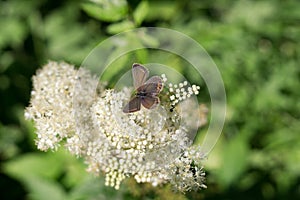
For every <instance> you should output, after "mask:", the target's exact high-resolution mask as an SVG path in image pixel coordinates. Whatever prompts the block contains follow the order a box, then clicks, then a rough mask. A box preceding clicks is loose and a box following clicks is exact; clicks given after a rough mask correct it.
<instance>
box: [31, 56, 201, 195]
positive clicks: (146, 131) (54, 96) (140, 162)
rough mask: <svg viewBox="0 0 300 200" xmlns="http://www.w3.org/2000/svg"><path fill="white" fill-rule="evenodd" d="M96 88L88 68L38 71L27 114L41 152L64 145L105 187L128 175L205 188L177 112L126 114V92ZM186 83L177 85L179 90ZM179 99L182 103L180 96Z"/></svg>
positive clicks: (55, 66) (196, 153)
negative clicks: (100, 175) (33, 126)
mask: <svg viewBox="0 0 300 200" xmlns="http://www.w3.org/2000/svg"><path fill="white" fill-rule="evenodd" d="M164 77H165V78H163V79H164V80H163V81H164V82H165V81H166V80H167V78H166V76H165V75H164ZM97 84H98V82H97V79H96V78H95V77H93V76H92V75H91V74H90V73H89V72H88V71H87V70H75V69H74V67H73V66H70V65H68V64H65V63H55V62H49V63H48V64H47V65H46V66H45V67H44V68H43V69H42V70H40V71H38V73H37V75H36V76H35V77H34V78H33V85H34V88H33V92H32V97H31V102H30V106H29V107H28V108H26V112H25V116H26V117H27V119H32V120H33V121H34V122H35V126H36V128H37V140H36V142H37V147H38V148H39V149H40V150H44V151H45V150H48V149H51V150H56V149H57V147H58V146H59V145H60V143H64V144H65V147H66V148H67V149H68V150H69V151H70V152H71V153H72V154H74V155H76V156H78V157H82V158H84V160H85V162H86V163H87V165H88V171H90V172H92V173H95V174H103V173H104V174H105V176H106V179H105V183H106V185H108V186H112V187H115V188H116V189H118V188H119V187H120V183H121V181H122V180H124V179H125V178H126V177H129V176H132V177H134V178H135V180H136V181H137V182H148V183H152V185H154V186H156V185H159V184H161V183H168V182H169V183H171V184H172V185H173V186H175V187H176V188H177V190H179V191H181V192H186V191H190V190H193V189H199V188H205V185H204V184H203V182H204V176H205V174H204V172H203V171H202V167H201V162H202V160H203V159H204V157H203V155H202V154H201V150H200V149H199V148H196V147H194V146H190V145H191V143H192V141H191V140H190V139H189V138H188V136H187V129H186V127H185V126H184V125H179V124H178V121H179V118H180V116H179V115H178V113H176V111H174V112H169V111H168V109H166V108H164V105H166V104H163V103H162V104H161V105H159V106H157V108H155V109H149V110H148V109H145V108H143V107H142V109H141V110H140V111H138V112H133V113H129V114H126V113H124V112H123V111H122V110H123V107H124V105H125V104H126V102H128V99H129V97H130V93H131V91H130V89H128V88H124V89H123V90H121V91H115V90H112V89H106V90H104V89H103V87H102V84H101V85H100V86H99V85H97ZM186 85H187V83H185V82H184V83H182V86H181V84H179V88H180V91H181V89H183V88H184V87H183V86H186ZM172 88H173V87H172ZM174 88H175V85H174ZM188 88H189V87H188ZM193 88H194V89H193ZM191 90H192V91H193V92H192V93H189V91H190V89H187V90H185V92H187V93H188V94H189V95H191V94H196V92H197V91H198V90H199V88H198V87H197V86H195V87H194V86H192V87H191ZM170 92H171V91H170ZM177 93H178V92H176V90H175V93H174V95H175V96H176V94H177ZM181 93H183V91H182V92H181ZM95 94H96V95H95ZM180 97H181V100H183V94H181V95H180ZM187 97H188V95H187V94H186V95H185V98H187ZM176 99H177V100H178V101H179V97H176ZM181 100H180V101H181ZM170 114H171V115H172V116H170ZM174 116H175V117H174Z"/></svg>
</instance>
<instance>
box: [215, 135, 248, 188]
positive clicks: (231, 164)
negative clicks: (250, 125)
mask: <svg viewBox="0 0 300 200" xmlns="http://www.w3.org/2000/svg"><path fill="white" fill-rule="evenodd" d="M244 136H245V134H241V135H239V136H236V137H235V138H233V139H232V140H231V141H230V143H229V144H228V145H227V146H225V147H224V151H223V156H222V158H223V163H222V165H221V166H220V169H219V171H218V178H219V182H220V184H222V185H223V186H224V187H228V186H230V185H232V184H233V183H234V182H235V181H237V180H238V178H239V177H240V176H241V175H242V174H243V173H244V171H245V170H246V167H247V162H248V161H247V158H248V155H249V153H248V147H247V141H246V139H245V137H244Z"/></svg>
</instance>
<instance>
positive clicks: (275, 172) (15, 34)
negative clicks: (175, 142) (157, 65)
mask: <svg viewBox="0 0 300 200" xmlns="http://www.w3.org/2000/svg"><path fill="white" fill-rule="evenodd" d="M95 2H96V3H95ZM141 26H154V27H166V28H171V29H174V30H178V31H180V32H182V33H185V34H187V35H188V36H190V37H192V38H193V39H195V40H197V41H198V42H199V43H200V44H201V45H203V47H204V48H205V49H206V50H207V52H208V53H209V54H210V55H211V56H212V58H213V59H214V61H215V62H216V64H217V66H218V67H219V70H220V72H221V74H222V77H223V80H224V84H225V88H226V92H227V100H228V102H227V103H228V104H227V106H228V107H227V109H228V112H227V119H226V124H225V127H224V130H223V133H222V135H221V138H220V140H219V141H218V143H217V145H216V146H215V148H214V150H213V152H212V154H211V155H210V157H209V158H208V160H207V163H206V164H205V170H206V172H207V183H206V184H207V186H208V189H206V190H202V191H198V192H191V193H187V194H176V193H173V192H172V190H171V188H170V186H168V185H167V186H165V187H158V188H153V187H151V186H150V185H149V184H136V183H135V182H134V181H133V180H131V179H129V180H127V181H125V182H124V183H123V184H122V186H121V189H120V190H119V191H115V190H114V189H111V188H108V187H105V186H104V181H103V179H104V178H103V177H100V178H97V179H95V178H93V177H92V176H90V175H88V174H87V173H86V172H85V165H84V163H83V161H82V160H79V159H76V158H74V157H72V156H70V155H69V154H68V153H67V152H64V151H63V150H60V151H58V152H56V153H53V152H47V153H45V152H39V151H37V150H36V147H35V145H34V138H35V135H34V128H33V125H32V123H31V122H27V121H25V120H24V117H23V115H24V111H23V110H24V107H26V106H27V105H28V103H29V98H30V91H31V87H32V83H31V77H32V75H34V74H35V72H36V70H37V69H38V68H39V67H41V66H42V65H43V64H45V63H46V62H47V60H49V59H50V60H57V61H66V62H70V63H73V64H76V65H80V63H81V62H82V61H83V59H84V58H85V57H86V56H87V54H88V53H89V52H90V51H91V50H92V49H93V47H95V46H96V45H97V44H98V42H100V41H102V40H104V39H106V38H108V37H110V36H111V35H113V34H116V33H119V32H121V31H123V30H128V29H131V28H134V27H141ZM135 56H136V59H137V60H139V61H141V62H147V52H145V51H140V52H137V53H136V55H135ZM120 63H122V65H121V64H120V65H121V66H123V65H125V64H126V66H127V65H128V66H130V65H131V64H132V63H129V62H128V63H126V62H125V61H123V62H120ZM178 63H180V62H174V67H175V68H176V65H178V66H179V65H180V64H178ZM187 75H188V74H187ZM110 76H111V77H113V76H114V74H110ZM201 86H202V88H203V91H201V92H202V93H200V95H199V100H200V101H201V102H203V103H206V104H207V105H209V96H208V93H207V91H206V90H205V85H204V83H202V85H201ZM299 89H300V2H299V1H298V0H285V1H284V0H273V1H271V0H270V1H268V0H259V1H250V0H237V1H233V0H232V1H229V0H217V1H210V0H203V1H197V0H190V1H188V0H177V1H165V0H161V1H159V0H157V1H152V0H148V1H146V0H145V1H139V0H127V1H126V0H111V1H110V0H98V1H94V3H92V2H89V1H79V0H76V1H75V0H73V1H72V0H62V1H51V0H31V1H22V0H6V1H5V0H1V1H0V94H1V95H0V102H1V104H0V105H1V107H0V113H1V115H0V120H1V122H0V160H1V164H0V188H1V193H0V198H1V199H2V200H4V199H43V200H44V199H46V200H47V199H51V200H60V199H70V200H75V199H76V200H77V199H300V120H299V119H300V91H299ZM205 128H207V127H204V130H203V131H205Z"/></svg>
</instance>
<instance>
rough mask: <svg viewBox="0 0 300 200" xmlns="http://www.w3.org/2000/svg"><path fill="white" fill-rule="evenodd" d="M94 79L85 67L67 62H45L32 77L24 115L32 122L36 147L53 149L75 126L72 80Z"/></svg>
mask: <svg viewBox="0 0 300 200" xmlns="http://www.w3.org/2000/svg"><path fill="white" fill-rule="evenodd" d="M78 79H82V80H86V81H85V83H86V85H87V87H89V85H92V84H94V83H97V81H96V79H94V78H93V77H92V76H91V75H90V73H89V72H88V71H87V70H84V69H80V70H75V68H74V66H72V65H69V64H67V63H57V62H49V63H48V64H47V65H45V66H44V68H43V69H42V70H39V71H38V72H37V75H36V76H34V77H33V90H32V92H31V100H30V105H29V107H27V108H26V110H25V118H26V119H31V120H33V121H34V122H35V127H36V129H37V131H36V133H37V139H36V144H37V147H38V149H40V150H43V151H46V150H48V149H51V150H56V149H57V148H58V146H59V142H60V141H62V140H63V139H64V138H66V137H68V136H70V134H72V133H73V132H74V130H75V119H74V116H73V115H72V110H73V105H72V102H73V95H74V92H73V91H74V86H75V82H76V81H77V80H78Z"/></svg>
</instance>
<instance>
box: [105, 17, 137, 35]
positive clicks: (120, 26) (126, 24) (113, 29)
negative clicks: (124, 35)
mask: <svg viewBox="0 0 300 200" xmlns="http://www.w3.org/2000/svg"><path fill="white" fill-rule="evenodd" d="M134 27H135V26H134V24H133V23H132V22H131V21H129V20H125V21H122V22H119V23H114V24H111V25H109V26H108V27H107V32H108V33H110V34H117V33H120V32H123V31H127V30H130V29H132V28H134Z"/></svg>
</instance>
